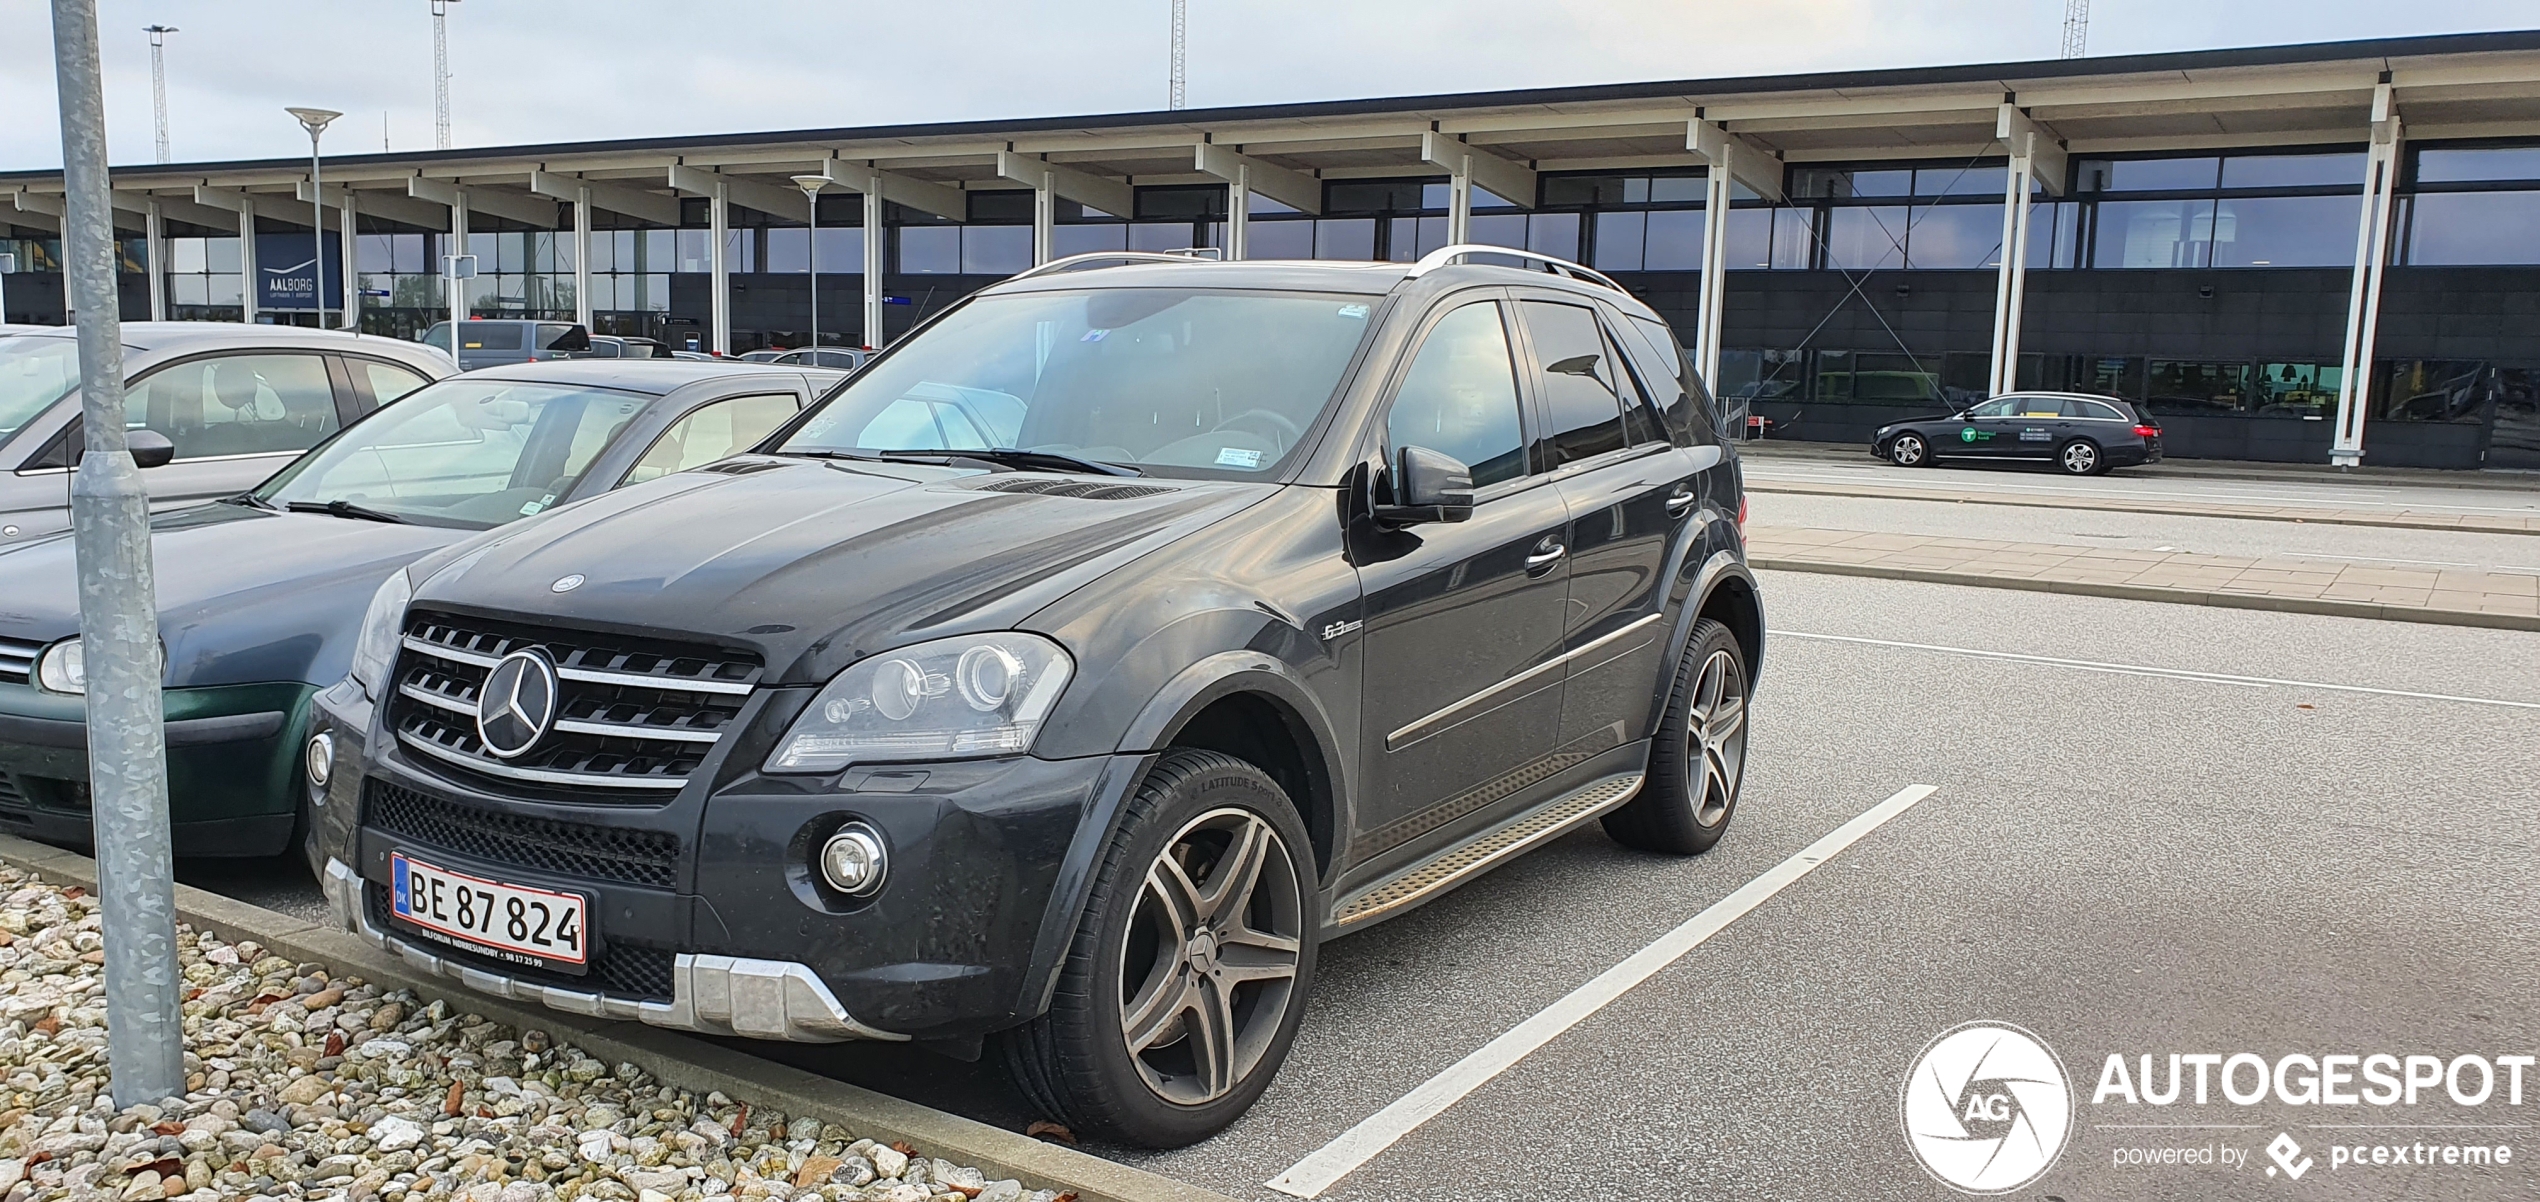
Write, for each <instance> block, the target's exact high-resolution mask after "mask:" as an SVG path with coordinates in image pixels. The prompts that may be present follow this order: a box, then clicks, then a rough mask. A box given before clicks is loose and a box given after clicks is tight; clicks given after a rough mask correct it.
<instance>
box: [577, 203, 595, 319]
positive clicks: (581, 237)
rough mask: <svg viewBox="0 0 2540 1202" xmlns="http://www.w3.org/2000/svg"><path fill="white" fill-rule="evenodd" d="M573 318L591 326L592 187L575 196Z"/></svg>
mask: <svg viewBox="0 0 2540 1202" xmlns="http://www.w3.org/2000/svg"><path fill="white" fill-rule="evenodd" d="M573 319H574V320H575V321H578V322H581V323H582V328H583V329H586V330H587V329H590V328H591V189H590V187H589V186H588V185H585V186H583V187H580V188H576V189H574V196H573Z"/></svg>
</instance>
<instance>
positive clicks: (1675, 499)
mask: <svg viewBox="0 0 2540 1202" xmlns="http://www.w3.org/2000/svg"><path fill="white" fill-rule="evenodd" d="M1693 500H1694V497H1693V490H1692V489H1689V488H1686V487H1685V486H1683V485H1681V484H1679V485H1677V486H1676V491H1675V492H1673V493H1671V494H1669V495H1668V497H1667V516H1668V517H1671V518H1680V517H1683V516H1684V515H1685V511H1686V510H1688V509H1691V508H1693Z"/></svg>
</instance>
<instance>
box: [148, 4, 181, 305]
mask: <svg viewBox="0 0 2540 1202" xmlns="http://www.w3.org/2000/svg"><path fill="white" fill-rule="evenodd" d="M141 32H143V33H146V34H149V35H150V108H151V110H152V113H153V115H155V116H156V117H157V118H158V124H159V146H158V150H159V161H160V162H162V163H169V162H174V161H175V156H174V155H172V154H171V153H169V151H168V58H167V49H168V35H169V34H172V33H175V32H176V26H174V25H144V26H142V27H141ZM153 270H156V269H155V268H153Z"/></svg>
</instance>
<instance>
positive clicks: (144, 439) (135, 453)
mask: <svg viewBox="0 0 2540 1202" xmlns="http://www.w3.org/2000/svg"><path fill="white" fill-rule="evenodd" d="M124 445H125V446H127V447H130V448H132V463H133V466H135V467H166V466H167V465H168V463H169V461H170V460H173V459H175V458H176V444H175V443H172V442H169V441H168V436H167V435H165V434H161V433H159V432H158V431H156V430H134V431H132V432H131V433H129V434H126V435H124Z"/></svg>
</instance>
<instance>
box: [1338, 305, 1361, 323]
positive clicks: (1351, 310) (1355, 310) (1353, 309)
mask: <svg viewBox="0 0 2540 1202" xmlns="http://www.w3.org/2000/svg"><path fill="white" fill-rule="evenodd" d="M1341 316H1343V317H1348V318H1353V319H1356V320H1358V321H1365V320H1367V306H1365V305H1342V306H1341Z"/></svg>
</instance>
